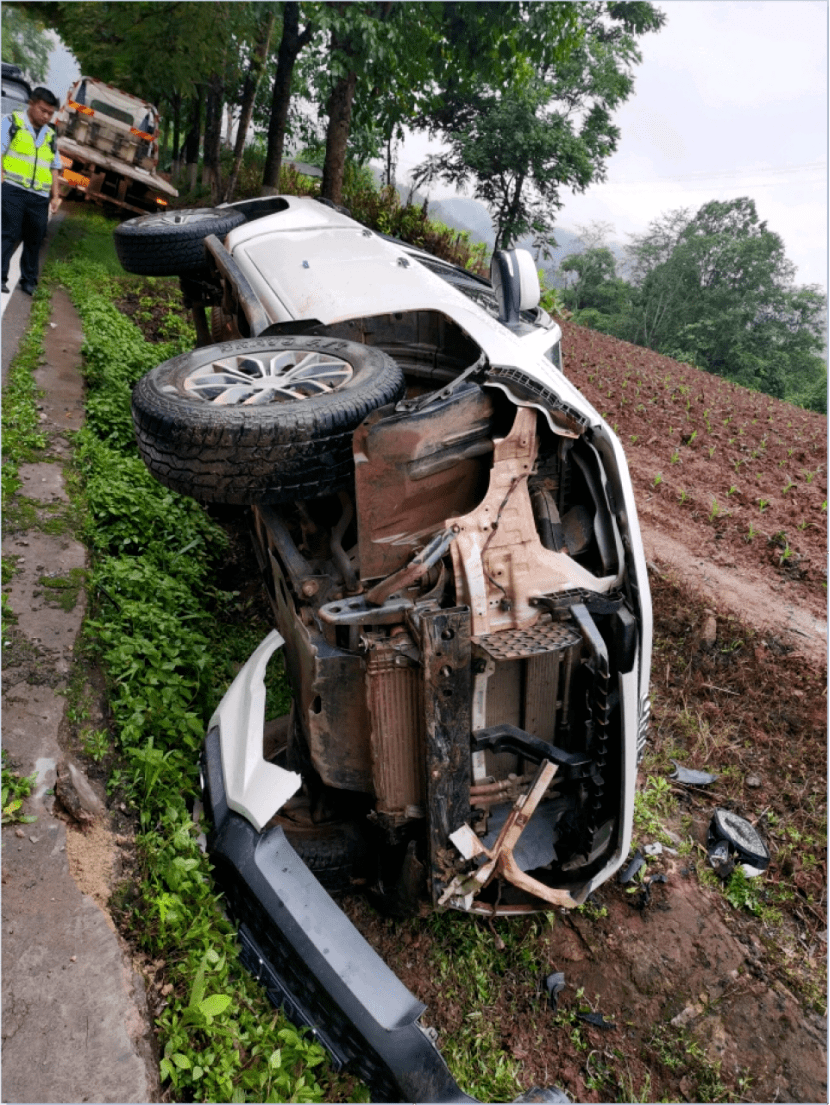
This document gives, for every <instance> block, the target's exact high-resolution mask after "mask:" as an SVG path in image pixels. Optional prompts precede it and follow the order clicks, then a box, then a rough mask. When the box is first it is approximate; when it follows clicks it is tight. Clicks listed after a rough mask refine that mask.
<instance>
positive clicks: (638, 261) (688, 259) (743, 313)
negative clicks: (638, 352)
mask: <svg viewBox="0 0 830 1105" xmlns="http://www.w3.org/2000/svg"><path fill="white" fill-rule="evenodd" d="M632 257H633V258H634V279H635V284H636V287H635V291H634V296H633V308H632V315H633V324H634V332H635V334H636V335H637V336H638V338H639V340H641V341H642V343H643V344H647V345H648V346H649V347H650V348H652V349H656V350H657V351H658V352H660V353H666V354H668V355H669V356H672V357H675V358H677V359H679V360H687V361H690V362H692V363H694V364H696V365H698V366H699V367H700V368H704V369H706V370H707V371H709V372H713V373H715V374H717V375H719V376H724V377H726V378H727V379H730V380H734V381H735V382H736V383H740V384H744V385H746V386H748V387H753V388H757V389H759V390H761V391H764V392H767V393H768V394H770V395H775V396H777V397H778V398H789V397H792V398H799V399H800V400H801V401H805V397H807V401H810V402H811V405H812V404H814V403H815V402H816V401H817V399H816V389H817V388H818V387H819V386H820V380H821V374H822V368H823V362H822V360H821V358H820V353H821V350H822V344H823V333H822V320H823V317H824V312H825V310H826V303H825V298H824V296H823V295H822V294H821V292H820V290H819V289H817V288H798V287H796V286H795V285H794V283H793V276H794V272H795V268H794V266H793V264H792V263H791V262H790V261H789V260H788V259H787V257H786V255H785V252H784V244H783V242H782V241H781V238H780V237H779V236H778V235H777V234H774V233H773V232H772V231H770V230H769V229H768V227H767V224H766V223H765V222H762V221H761V220H760V219H759V218H758V213H757V211H756V208H755V203H754V201H753V200H752V199H749V198H748V197H741V198H739V199H734V200H727V201H723V202H722V201H717V200H713V201H711V202H710V203H707V204H704V205H703V207H701V208H700V210H699V211H698V212H697V214H695V215H694V217H692V218H689V216H688V212H686V211H675V212H672V213H671V214H669V215H668V216H664V217H663V218H662V219H661V220H658V222H657V223H652V225H651V227H650V229H649V232H647V233H646V234H645V235H641V236H640V237H639V238H635V239H634V243H633V245H632ZM810 397H812V398H810Z"/></svg>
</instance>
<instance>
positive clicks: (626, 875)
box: [618, 848, 646, 883]
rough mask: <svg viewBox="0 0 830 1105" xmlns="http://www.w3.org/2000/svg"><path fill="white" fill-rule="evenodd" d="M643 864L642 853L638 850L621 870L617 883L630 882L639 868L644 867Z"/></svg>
mask: <svg viewBox="0 0 830 1105" xmlns="http://www.w3.org/2000/svg"><path fill="white" fill-rule="evenodd" d="M645 862H646V861H645V859H644V857H643V853H642V852H641V851H640V849H639V848H638V849H637V851H636V852H635V853H634V855H633V856H632V857H631V860H630V862H629V864H628V866H627V867H624V868H623V870H622V871H621V872H620V875H619V879H618V881H619V882H621V883H627V882H631V880H632V879H633V878H634V876H635V875H636V874H637V872H638V871H639V870H640V868H641V867H644V866H645Z"/></svg>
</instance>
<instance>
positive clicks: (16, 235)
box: [0, 88, 61, 295]
mask: <svg viewBox="0 0 830 1105" xmlns="http://www.w3.org/2000/svg"><path fill="white" fill-rule="evenodd" d="M57 106H58V101H57V98H56V96H55V94H54V92H50V91H49V89H48V88H36V89H34V91H33V92H32V97H31V99H30V100H29V104H28V107H27V108H26V111H25V112H24V111H13V112H12V113H11V115H4V116H3V122H2V129H0V151H2V156H3V175H2V182H3V186H2V187H3V273H2V275H3V291H4V292H8V290H9V287H8V284H7V283H6V282H7V280H8V279H9V265H10V263H11V259H12V254H13V253H14V251H15V250H16V249H17V246H18V243H19V242H21V241H22V242H23V252H22V254H21V257H20V283H19V287H20V288H21V290H22V291H24V292H26V294H27V295H33V294H34V290H35V288H36V287H37V279H38V269H39V267H40V266H39V254H40V245H41V242H42V241H43V239H44V237H45V235H46V228H47V226H48V224H49V213H50V211H51V212H52V214H54V213H55V212H56V211H57V209H58V207H59V206H60V202H61V197H60V192H59V191H58V188H59V183H58V182H59V180H60V173H61V159H60V154H59V153H58V143H57V136H56V135H55V131H54V128H53V127H51V126H50V125H49V124H50V123H51V120H52V116H53V115H54V114H55V109H56V108H57Z"/></svg>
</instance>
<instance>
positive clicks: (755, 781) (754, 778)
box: [746, 775, 763, 790]
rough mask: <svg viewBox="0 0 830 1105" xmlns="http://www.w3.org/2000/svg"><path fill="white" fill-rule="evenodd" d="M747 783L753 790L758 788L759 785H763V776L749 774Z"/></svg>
mask: <svg viewBox="0 0 830 1105" xmlns="http://www.w3.org/2000/svg"><path fill="white" fill-rule="evenodd" d="M746 785H747V786H748V787H752V788H753V790H757V789H758V787H760V786H763V783H762V782H761V776H760V775H747V777H746Z"/></svg>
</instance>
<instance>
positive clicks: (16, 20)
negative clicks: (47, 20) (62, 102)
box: [3, 4, 52, 84]
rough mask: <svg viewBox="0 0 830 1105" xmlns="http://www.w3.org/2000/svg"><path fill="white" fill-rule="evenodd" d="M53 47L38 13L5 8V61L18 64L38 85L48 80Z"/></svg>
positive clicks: (5, 6)
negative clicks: (50, 54) (47, 75)
mask: <svg viewBox="0 0 830 1105" xmlns="http://www.w3.org/2000/svg"><path fill="white" fill-rule="evenodd" d="M51 48H52V44H51V42H50V40H49V35H48V34H47V32H46V29H45V27H44V24H43V21H42V20H41V19H39V18H38V15H37V12H35V11H31V12H26V11H21V10H20V9H19V8H12V7H9V5H8V4H4V5H3V61H7V62H10V63H11V64H12V65H19V66H20V68H21V69H22V70H23V71H24V73H26V74H28V76H29V77H30V78H31V79H32V80H33V81H34V82H35V83H36V84H37V83H39V82H41V81H45V80H46V73H47V70H48V68H49V52H50V50H51Z"/></svg>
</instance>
